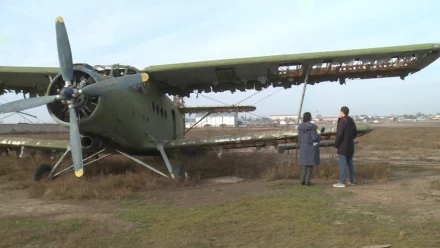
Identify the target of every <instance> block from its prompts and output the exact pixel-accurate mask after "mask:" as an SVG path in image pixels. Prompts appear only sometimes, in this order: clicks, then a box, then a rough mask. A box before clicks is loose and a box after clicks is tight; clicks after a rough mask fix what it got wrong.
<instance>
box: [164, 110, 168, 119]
mask: <svg viewBox="0 0 440 248" xmlns="http://www.w3.org/2000/svg"><path fill="white" fill-rule="evenodd" d="M167 118H168V116H167V111H166V110H165V119H167Z"/></svg>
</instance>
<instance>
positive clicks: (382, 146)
mask: <svg viewBox="0 0 440 248" xmlns="http://www.w3.org/2000/svg"><path fill="white" fill-rule="evenodd" d="M359 142H360V143H359V144H360V145H361V146H360V147H362V149H368V150H410V149H412V148H422V149H439V148H440V127H399V128H397V127H377V128H375V129H374V131H373V132H372V133H371V134H368V135H365V136H363V137H360V138H359Z"/></svg>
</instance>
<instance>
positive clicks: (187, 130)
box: [185, 112, 212, 134]
mask: <svg viewBox="0 0 440 248" xmlns="http://www.w3.org/2000/svg"><path fill="white" fill-rule="evenodd" d="M211 113H212V112H208V113H207V114H206V115H205V116H203V118H202V119H200V120H199V121H198V122H196V123H194V125H192V126H191V127H190V128H188V129H187V130H185V134H186V133H187V132H189V130H191V129H193V128H194V127H195V126H196V125H197V124H199V123H200V122H201V121H203V119H205V118H206V117H208V115H210V114H211Z"/></svg>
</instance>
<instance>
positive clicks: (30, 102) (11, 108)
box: [0, 96, 60, 114]
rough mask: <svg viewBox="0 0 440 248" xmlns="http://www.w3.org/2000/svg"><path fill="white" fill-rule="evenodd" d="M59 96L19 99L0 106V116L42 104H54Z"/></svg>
mask: <svg viewBox="0 0 440 248" xmlns="http://www.w3.org/2000/svg"><path fill="white" fill-rule="evenodd" d="M59 97H60V96H40V97H32V98H26V99H21V100H18V101H14V102H9V103H5V104H2V105H0V114H4V113H9V112H18V111H22V110H25V109H30V108H35V107H38V106H41V105H44V104H48V103H51V102H54V101H55V100H57V98H59Z"/></svg>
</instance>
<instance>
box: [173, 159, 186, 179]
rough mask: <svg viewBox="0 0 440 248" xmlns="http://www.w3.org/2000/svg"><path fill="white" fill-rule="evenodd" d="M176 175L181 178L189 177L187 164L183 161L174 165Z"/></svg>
mask: <svg viewBox="0 0 440 248" xmlns="http://www.w3.org/2000/svg"><path fill="white" fill-rule="evenodd" d="M173 167H174V168H173V171H174V175H175V176H176V177H178V178H180V179H187V178H188V173H186V171H185V165H184V164H182V163H179V164H175V165H174V166H173Z"/></svg>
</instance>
